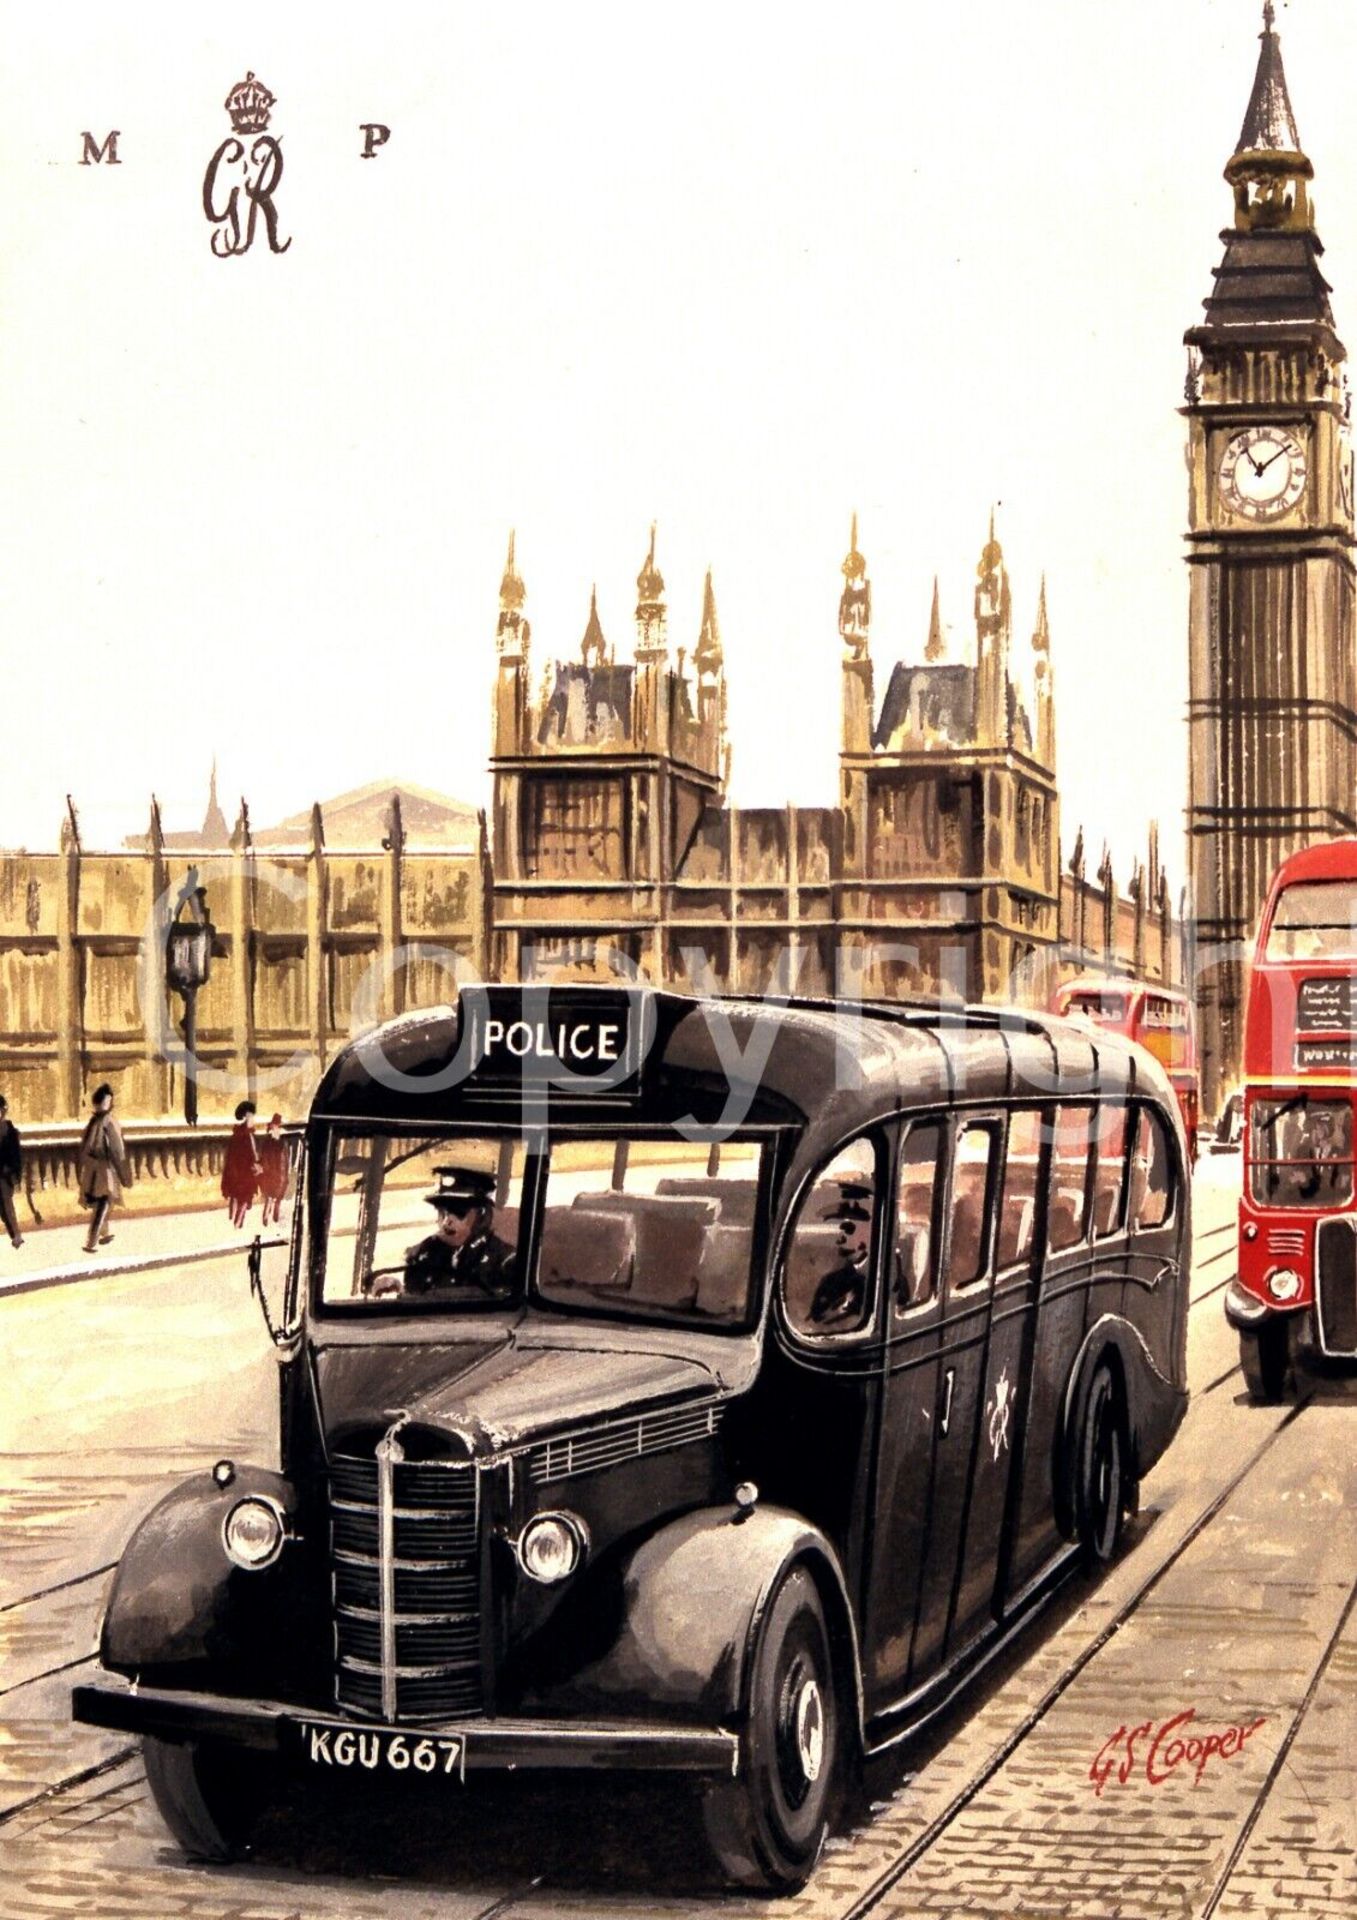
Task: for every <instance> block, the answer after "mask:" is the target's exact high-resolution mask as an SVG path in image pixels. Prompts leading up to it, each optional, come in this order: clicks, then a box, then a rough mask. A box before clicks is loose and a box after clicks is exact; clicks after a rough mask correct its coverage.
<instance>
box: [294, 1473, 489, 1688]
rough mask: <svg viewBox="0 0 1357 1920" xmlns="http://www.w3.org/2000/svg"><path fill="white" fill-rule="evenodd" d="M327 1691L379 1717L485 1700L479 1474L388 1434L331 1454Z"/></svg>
mask: <svg viewBox="0 0 1357 1920" xmlns="http://www.w3.org/2000/svg"><path fill="white" fill-rule="evenodd" d="M330 1567H331V1587H332V1595H333V1611H334V1630H335V1700H336V1703H337V1704H338V1705H339V1706H341V1707H347V1708H349V1709H350V1710H351V1711H354V1712H357V1713H363V1714H370V1715H372V1716H373V1717H374V1718H379V1719H383V1720H397V1721H399V1720H418V1721H430V1720H432V1721H437V1720H445V1719H450V1718H461V1717H465V1716H466V1715H467V1714H473V1713H480V1712H482V1711H483V1709H484V1704H485V1703H484V1696H483V1691H482V1682H481V1610H480V1607H481V1603H480V1555H479V1499H478V1477H477V1474H476V1472H475V1469H474V1468H472V1467H470V1466H469V1465H467V1464H465V1463H463V1462H460V1461H447V1462H444V1461H428V1460H421V1461H407V1460H405V1459H404V1458H403V1456H402V1452H401V1448H400V1446H399V1444H398V1443H397V1441H396V1439H395V1437H394V1436H393V1435H388V1436H387V1437H386V1438H385V1439H384V1440H383V1441H381V1442H380V1444H379V1445H378V1447H377V1450H376V1452H375V1453H373V1454H366V1455H359V1454H337V1455H335V1456H334V1457H333V1458H332V1460H331V1463H330Z"/></svg>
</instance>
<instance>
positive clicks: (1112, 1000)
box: [1051, 974, 1200, 1166]
mask: <svg viewBox="0 0 1357 1920" xmlns="http://www.w3.org/2000/svg"><path fill="white" fill-rule="evenodd" d="M1051 1012H1052V1013H1058V1014H1061V1015H1063V1016H1064V1017H1065V1018H1066V1019H1083V1020H1090V1021H1092V1023H1093V1025H1094V1026H1095V1027H1103V1028H1105V1029H1107V1031H1109V1032H1111V1033H1120V1034H1123V1035H1124V1036H1125V1037H1126V1039H1128V1040H1134V1041H1135V1042H1136V1043H1137V1044H1138V1045H1139V1046H1142V1047H1144V1048H1145V1050H1146V1052H1147V1053H1152V1054H1153V1055H1154V1057H1155V1059H1156V1060H1157V1061H1158V1062H1159V1064H1160V1066H1161V1067H1163V1069H1164V1071H1165V1072H1166V1073H1167V1074H1168V1077H1169V1079H1170V1081H1171V1082H1172V1083H1173V1091H1174V1093H1175V1094H1176V1095H1177V1097H1178V1111H1179V1112H1180V1113H1181V1114H1182V1116H1183V1130H1184V1132H1185V1133H1186V1134H1187V1151H1188V1157H1189V1159H1190V1161H1191V1163H1192V1164H1193V1166H1195V1165H1196V1163H1197V1125H1198V1121H1199V1119H1200V1105H1199V1094H1198V1080H1197V1038H1196V1030H1195V1028H1194V1025H1193V1020H1192V1002H1191V1001H1190V1000H1189V999H1188V997H1187V995H1186V994H1185V993H1180V992H1178V990H1177V989H1176V988H1175V987H1161V986H1158V985H1156V984H1155V983H1154V982H1152V981H1147V980H1129V979H1116V978H1108V979H1104V978H1102V977H1101V976H1099V975H1096V974H1080V975H1079V976H1078V978H1077V979H1074V980H1067V981H1066V982H1065V984H1064V986H1062V987H1057V989H1056V991H1055V993H1054V995H1053V996H1052V999H1051Z"/></svg>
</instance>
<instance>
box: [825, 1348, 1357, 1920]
mask: <svg viewBox="0 0 1357 1920" xmlns="http://www.w3.org/2000/svg"><path fill="white" fill-rule="evenodd" d="M1231 1371H1232V1372H1233V1371H1234V1369H1231ZM1311 1397H1312V1396H1311V1395H1309V1394H1307V1395H1305V1396H1304V1397H1303V1398H1301V1399H1299V1400H1297V1401H1296V1402H1295V1404H1294V1405H1293V1406H1291V1407H1289V1408H1288V1409H1287V1412H1286V1413H1285V1415H1284V1416H1283V1418H1282V1419H1281V1420H1279V1421H1278V1423H1277V1425H1276V1426H1275V1427H1274V1428H1273V1429H1272V1431H1271V1432H1270V1433H1269V1434H1268V1435H1267V1437H1266V1438H1265V1439H1264V1440H1262V1441H1261V1442H1260V1443H1259V1445H1258V1446H1257V1447H1255V1449H1254V1451H1253V1452H1252V1454H1250V1456H1249V1458H1248V1459H1247V1460H1246V1461H1245V1462H1244V1463H1243V1465H1242V1466H1241V1467H1240V1468H1239V1469H1238V1471H1237V1472H1236V1473H1234V1474H1233V1475H1232V1476H1231V1477H1230V1479H1229V1480H1227V1481H1226V1482H1225V1484H1224V1485H1223V1486H1222V1487H1221V1488H1220V1489H1219V1491H1218V1492H1217V1493H1216V1494H1215V1495H1214V1496H1213V1498H1212V1499H1211V1500H1210V1502H1209V1503H1208V1504H1207V1506H1206V1507H1205V1508H1204V1509H1203V1510H1202V1512H1201V1513H1200V1514H1198V1516H1197V1518H1196V1519H1195V1520H1194V1521H1193V1522H1192V1524H1191V1525H1190V1526H1189V1527H1188V1529H1187V1531H1186V1532H1185V1533H1184V1534H1183V1537H1182V1538H1181V1540H1179V1541H1178V1542H1177V1544H1176V1545H1175V1546H1174V1548H1173V1550H1172V1551H1171V1552H1170V1553H1169V1554H1168V1556H1167V1557H1166V1558H1165V1559H1163V1560H1162V1561H1160V1563H1159V1564H1158V1565H1157V1566H1156V1567H1155V1568H1154V1569H1153V1571H1152V1572H1150V1573H1149V1574H1147V1575H1146V1577H1145V1578H1144V1579H1143V1580H1142V1581H1141V1582H1140V1584H1139V1586H1138V1587H1136V1589H1135V1590H1134V1592H1133V1593H1132V1594H1131V1595H1130V1596H1129V1597H1128V1598H1127V1600H1126V1601H1125V1602H1124V1604H1123V1605H1122V1606H1121V1607H1119V1608H1118V1610H1117V1612H1116V1613H1115V1614H1114V1615H1113V1617H1112V1618H1111V1619H1110V1620H1109V1621H1108V1622H1107V1623H1106V1624H1105V1625H1104V1626H1103V1628H1102V1629H1101V1630H1100V1631H1099V1633H1098V1634H1097V1635H1096V1637H1095V1638H1094V1639H1093V1640H1091V1641H1090V1642H1089V1643H1088V1645H1087V1646H1085V1647H1084V1648H1082V1649H1081V1651H1080V1652H1079V1654H1078V1655H1077V1656H1076V1657H1075V1658H1074V1659H1073V1660H1071V1661H1070V1663H1069V1665H1068V1666H1067V1667H1066V1668H1065V1670H1064V1672H1063V1673H1061V1674H1060V1675H1059V1676H1058V1677H1057V1678H1056V1679H1055V1680H1053V1681H1052V1683H1051V1685H1050V1686H1049V1687H1048V1688H1047V1690H1046V1692H1045V1693H1044V1694H1043V1695H1042V1697H1041V1699H1040V1700H1039V1701H1038V1702H1037V1703H1036V1705H1035V1706H1034V1707H1033V1708H1032V1709H1031V1711H1030V1712H1029V1713H1027V1714H1026V1715H1025V1716H1024V1717H1023V1719H1022V1720H1021V1721H1020V1722H1019V1724H1018V1725H1017V1726H1016V1727H1014V1729H1013V1730H1012V1732H1011V1733H1010V1734H1009V1735H1008V1736H1007V1737H1006V1738H1005V1739H1004V1740H1002V1741H1001V1742H1000V1744H999V1745H998V1746H997V1747H996V1748H995V1749H994V1751H993V1752H992V1753H991V1754H990V1756H989V1758H988V1760H986V1761H985V1763H984V1765H983V1766H981V1767H980V1768H979V1769H978V1770H977V1771H976V1772H975V1773H974V1774H972V1776H971V1778H970V1779H969V1780H968V1781H967V1782H966V1784H965V1785H964V1786H962V1787H961V1788H959V1789H958V1791H957V1792H956V1793H955V1794H954V1795H953V1797H952V1799H951V1800H950V1801H949V1802H948V1804H947V1805H946V1806H945V1807H944V1808H943V1809H942V1811H941V1812H940V1813H939V1814H937V1815H936V1816H935V1818H934V1819H933V1820H931V1821H930V1822H929V1824H928V1825H927V1826H926V1827H925V1828H924V1830H923V1832H922V1833H920V1834H919V1835H918V1836H917V1837H916V1839H915V1840H913V1841H912V1842H911V1843H910V1845H909V1846H907V1847H906V1848H905V1850H904V1852H903V1853H902V1854H901V1855H900V1856H899V1858H898V1859H896V1860H894V1861H892V1863H891V1865H890V1866H889V1867H888V1868H887V1869H886V1870H885V1871H884V1872H883V1873H880V1874H878V1875H877V1876H876V1878H875V1879H874V1880H873V1881H872V1883H871V1884H870V1885H869V1886H868V1887H867V1889H866V1890H865V1891H864V1892H863V1893H861V1894H859V1895H858V1896H857V1897H856V1898H855V1900H854V1901H853V1903H852V1904H851V1905H850V1906H848V1907H845V1908H843V1909H842V1910H841V1911H840V1912H839V1913H837V1914H836V1915H835V1920H865V1916H866V1915H868V1914H870V1913H872V1912H874V1911H875V1910H876V1909H877V1908H878V1907H879V1906H880V1905H881V1903H882V1901H883V1900H885V1898H886V1897H887V1895H888V1894H890V1893H891V1892H892V1891H893V1890H894V1889H895V1888H896V1887H897V1886H899V1884H900V1882H901V1881H902V1880H903V1879H904V1878H905V1876H906V1874H907V1873H909V1871H910V1869H911V1868H912V1867H914V1866H915V1865H917V1863H918V1862H919V1861H920V1860H922V1859H923V1858H924V1856H925V1855H926V1854H928V1853H930V1852H931V1851H932V1850H933V1848H934V1847H936V1846H937V1845H938V1844H939V1843H940V1842H941V1841H942V1840H943V1839H944V1838H945V1837H946V1836H947V1835H948V1834H949V1833H950V1831H951V1830H952V1828H953V1827H954V1826H955V1825H956V1823H957V1821H958V1820H959V1819H960V1818H961V1816H962V1814H964V1813H965V1811H966V1809H967V1808H968V1807H969V1806H970V1805H971V1804H972V1802H973V1801H975V1800H976V1799H977V1798H978V1797H979V1795H980V1794H981V1793H983V1791H984V1790H985V1788H986V1787H987V1786H988V1785H989V1784H990V1782H991V1781H992V1780H993V1779H994V1778H995V1777H996V1775H997V1774H998V1773H999V1772H1000V1771H1001V1770H1002V1769H1003V1768H1004V1767H1005V1766H1007V1764H1008V1762H1009V1761H1010V1760H1011V1759H1012V1758H1013V1756H1014V1754H1015V1753H1017V1751H1018V1750H1019V1748H1020V1747H1021V1746H1022V1745H1023V1744H1024V1742H1025V1741H1027V1740H1028V1739H1030V1738H1031V1736H1032V1735H1033V1734H1034V1733H1035V1732H1036V1730H1037V1729H1038V1728H1039V1727H1040V1726H1041V1725H1042V1723H1043V1721H1045V1719H1046V1718H1047V1716H1048V1715H1049V1714H1050V1713H1051V1711H1052V1710H1053V1708H1054V1707H1055V1706H1056V1705H1057V1704H1058V1703H1059V1701H1060V1700H1061V1699H1063V1697H1064V1696H1065V1694H1067V1693H1068V1692H1069V1690H1070V1688H1071V1687H1072V1686H1073V1685H1074V1684H1075V1682H1076V1681H1077V1680H1078V1679H1079V1677H1080V1675H1081V1674H1083V1673H1084V1672H1085V1670H1086V1669H1087V1668H1088V1667H1089V1666H1090V1665H1091V1664H1092V1662H1093V1661H1094V1660H1095V1659H1096V1658H1097V1657H1098V1655H1099V1654H1100V1653H1101V1652H1102V1651H1103V1650H1104V1648H1105V1647H1106V1646H1107V1645H1108V1644H1109V1642H1110V1641H1111V1640H1112V1639H1113V1638H1114V1637H1115V1636H1116V1635H1117V1634H1118V1633H1120V1632H1121V1631H1122V1629H1123V1628H1124V1627H1125V1626H1126V1625H1127V1623H1128V1622H1129V1621H1130V1620H1131V1619H1132V1618H1133V1616H1134V1615H1135V1614H1136V1613H1137V1612H1138V1610H1139V1609H1140V1608H1141V1607H1142V1606H1143V1605H1144V1604H1145V1602H1146V1601H1147V1600H1148V1599H1149V1598H1150V1596H1151V1595H1152V1594H1153V1593H1154V1592H1155V1591H1156V1589H1157V1588H1158V1587H1159V1585H1160V1584H1161V1582H1162V1581H1163V1580H1164V1579H1165V1578H1166V1577H1167V1576H1168V1575H1169V1574H1170V1573H1171V1572H1172V1570H1173V1568H1174V1567H1175V1566H1177V1564H1178V1562H1179V1561H1180V1560H1181V1559H1182V1558H1183V1556H1184V1555H1185V1554H1186V1553H1187V1552H1188V1550H1189V1548H1191V1547H1192V1545H1193V1544H1194V1543H1195V1542H1196V1541H1197V1540H1198V1539H1199V1538H1200V1536H1201V1535H1202V1534H1203V1533H1204V1532H1205V1530H1206V1529H1207V1527H1208V1526H1210V1524H1211V1522H1212V1521H1213V1520H1214V1519H1215V1518H1216V1516H1217V1514H1219V1512H1220V1511H1221V1509H1222V1508H1223V1507H1224V1506H1225V1504H1226V1502H1227V1501H1229V1500H1230V1499H1231V1498H1232V1497H1233V1496H1234V1494H1235V1493H1236V1492H1237V1491H1238V1490H1239V1488H1240V1487H1241V1486H1243V1484H1244V1482H1245V1481H1246V1480H1247V1479H1248V1478H1249V1477H1250V1475H1251V1474H1253V1473H1254V1472H1255V1471H1256V1469H1257V1468H1258V1467H1259V1466H1260V1465H1261V1464H1262V1462H1263V1461H1264V1460H1265V1459H1266V1457H1267V1455H1268V1454H1269V1453H1270V1452H1271V1451H1272V1448H1273V1447H1274V1446H1275V1445H1276V1444H1277V1442H1278V1440H1280V1438H1281V1436H1282V1435H1283V1434H1284V1433H1285V1432H1286V1431H1287V1429H1288V1428H1289V1427H1290V1426H1291V1425H1292V1424H1293V1423H1294V1422H1295V1421H1296V1420H1297V1419H1298V1418H1299V1417H1300V1415H1301V1414H1302V1413H1303V1412H1304V1410H1305V1408H1306V1407H1307V1406H1308V1405H1309V1404H1310V1400H1311ZM1354 1599H1357V1590H1354V1597H1353V1598H1350V1599H1349V1602H1348V1606H1347V1609H1346V1610H1345V1612H1344V1615H1343V1620H1342V1621H1341V1622H1340V1625H1339V1628H1338V1630H1337V1631H1336V1632H1335V1635H1334V1637H1333V1640H1332V1641H1331V1643H1330V1646H1329V1649H1328V1652H1327V1653H1326V1655H1325V1657H1324V1660H1323V1661H1322V1662H1321V1664H1320V1668H1319V1670H1318V1671H1317V1673H1316V1676H1315V1679H1314V1681H1313V1682H1312V1685H1311V1690H1310V1692H1309V1693H1308V1694H1307V1696H1306V1700H1305V1701H1304V1702H1303V1703H1302V1708H1301V1711H1300V1712H1299V1713H1298V1714H1297V1716H1296V1719H1295V1722H1294V1730H1295V1731H1298V1730H1299V1725H1300V1722H1301V1720H1302V1719H1303V1717H1304V1711H1305V1708H1306V1707H1307V1706H1308V1703H1309V1701H1310V1700H1311V1699H1312V1698H1313V1696H1314V1692H1315V1690H1316V1688H1317V1687H1318V1684H1319V1678H1320V1676H1321V1674H1322V1671H1323V1668H1324V1666H1326V1665H1327V1662H1328V1660H1329V1659H1330V1658H1331V1657H1332V1654H1333V1651H1334V1649H1335V1648H1336V1646H1337V1644H1338V1639H1339V1636H1340V1634H1341V1631H1342V1627H1343V1626H1344V1625H1345V1624H1346V1621H1347V1618H1348V1616H1349V1614H1350V1612H1351V1609H1352V1606H1353V1604H1354ZM1292 1738H1294V1731H1293V1734H1292ZM1288 1750H1289V1748H1288ZM1266 1792H1267V1789H1266V1788H1265V1789H1264V1792H1263V1794H1262V1795H1261V1796H1260V1801H1259V1805H1260V1807H1261V1803H1262V1800H1263V1799H1264V1798H1265V1797H1266ZM1256 1820H1257V1811H1256V1810H1255V1812H1254V1815H1253V1821H1254V1822H1256ZM1248 1831H1252V1826H1251V1825H1250V1827H1249V1829H1248ZM1247 1838H1248V1833H1247V1832H1245V1833H1243V1834H1242V1835H1241V1838H1240V1841H1239V1842H1238V1843H1237V1844H1238V1845H1239V1847H1240V1850H1241V1851H1242V1846H1243V1844H1244V1843H1246V1841H1247ZM1227 1879H1228V1874H1227V1875H1226V1876H1223V1877H1222V1880H1221V1882H1220V1884H1219V1888H1218V1890H1217V1891H1216V1893H1215V1894H1214V1895H1213V1901H1216V1902H1218V1900H1219V1898H1220V1894H1221V1892H1223V1890H1224V1887H1225V1884H1226V1882H1227ZM1213 1911H1214V1905H1213V1906H1212V1907H1211V1908H1210V1909H1208V1913H1209V1912H1213ZM1203 1920H1206V1915H1203Z"/></svg>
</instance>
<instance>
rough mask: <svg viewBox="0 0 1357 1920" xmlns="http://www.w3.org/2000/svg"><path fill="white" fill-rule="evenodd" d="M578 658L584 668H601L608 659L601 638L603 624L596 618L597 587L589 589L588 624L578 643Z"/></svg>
mask: <svg viewBox="0 0 1357 1920" xmlns="http://www.w3.org/2000/svg"><path fill="white" fill-rule="evenodd" d="M591 654H592V656H593V658H592V660H591V659H590V655H591ZM580 656H581V658H582V659H583V661H584V664H585V666H586V667H587V666H591V665H592V666H596V667H597V666H601V665H602V664H603V662H604V661H605V660H606V659H607V657H608V643H607V641H606V640H605V639H604V638H603V623H602V622H601V621H600V619H599V617H598V587H597V585H594V586H592V587H590V589H589V624H588V626H587V627H586V628H585V629H584V638H583V640H581V642H580Z"/></svg>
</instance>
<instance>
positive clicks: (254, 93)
mask: <svg viewBox="0 0 1357 1920" xmlns="http://www.w3.org/2000/svg"><path fill="white" fill-rule="evenodd" d="M274 104H275V101H274V96H273V95H272V94H271V93H270V92H269V90H268V88H267V87H266V86H265V85H264V83H263V81H262V80H256V79H255V77H254V75H253V74H252V73H247V74H246V75H245V78H244V79H243V80H241V81H240V82H239V83H238V84H237V85H236V86H234V87H232V89H231V91H230V92H229V93H228V94H227V96H226V111H227V112H228V113H229V114H230V116H231V125H232V126H233V127H234V128H235V130H236V132H237V133H262V132H263V131H264V129H265V127H266V126H267V125H268V124H269V108H270V107H271V106H273V105H274Z"/></svg>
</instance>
